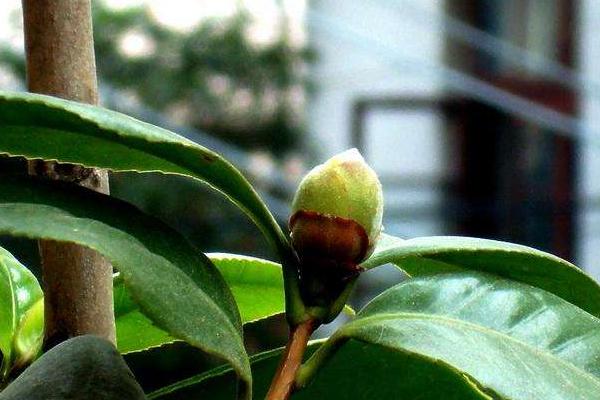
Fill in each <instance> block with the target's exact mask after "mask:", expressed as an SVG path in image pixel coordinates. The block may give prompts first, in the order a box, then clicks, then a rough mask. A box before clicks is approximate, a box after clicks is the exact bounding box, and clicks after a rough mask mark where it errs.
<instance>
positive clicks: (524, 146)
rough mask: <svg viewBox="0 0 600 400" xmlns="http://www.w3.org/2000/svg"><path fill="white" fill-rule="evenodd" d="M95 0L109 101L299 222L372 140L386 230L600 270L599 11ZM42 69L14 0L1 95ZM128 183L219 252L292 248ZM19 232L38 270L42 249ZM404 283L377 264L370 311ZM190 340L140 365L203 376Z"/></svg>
mask: <svg viewBox="0 0 600 400" xmlns="http://www.w3.org/2000/svg"><path fill="white" fill-rule="evenodd" d="M93 3H94V30H95V40H96V57H97V65H98V74H99V82H100V91H101V102H102V105H103V106H105V107H108V108H112V109H115V110H118V111H121V112H125V113H127V114H130V115H133V116H135V117H138V118H140V119H143V120H145V121H148V122H151V123H154V124H156V125H160V126H163V127H167V128H169V129H171V130H173V131H175V132H178V133H180V134H182V135H184V136H187V137H188V138H190V139H192V140H194V141H197V142H198V143H200V144H203V145H205V146H207V147H209V148H212V149H214V150H215V151H217V152H220V153H221V154H223V155H224V156H225V157H226V158H228V159H229V160H231V161H232V162H233V163H234V164H236V165H237V166H238V167H240V168H241V169H242V170H243V171H244V172H245V174H246V175H247V176H248V177H249V179H250V180H251V182H252V183H253V184H254V185H255V186H256V187H257V188H258V189H259V191H260V192H261V194H262V196H263V197H264V198H265V200H266V201H267V203H268V204H269V206H270V208H271V209H272V211H273V212H274V214H275V215H276V217H277V218H278V220H279V221H280V223H281V224H282V225H286V223H287V219H288V217H289V215H288V213H289V211H288V210H289V204H290V200H291V196H292V195H293V193H294V190H295V187H296V185H297V183H298V181H299V179H300V178H301V177H302V175H303V174H304V173H305V172H306V171H307V170H308V169H309V168H310V167H312V166H313V165H314V164H316V163H320V162H322V161H323V160H325V159H326V158H328V157H330V156H331V155H333V154H335V153H337V152H340V151H342V150H345V149H347V148H350V147H357V148H358V149H359V150H360V151H361V152H362V154H363V155H364V156H365V158H366V159H367V161H368V162H369V163H370V164H371V165H372V166H373V167H374V168H375V170H376V171H377V172H378V173H379V175H380V178H381V181H382V183H383V187H384V191H385V199H386V209H385V215H384V225H385V231H386V232H387V233H389V234H393V235H397V236H401V237H404V238H410V237H415V236H428V235H449V234H453V235H469V236H479V237H485V238H492V239H499V240H507V241H511V242H516V243H521V244H525V245H529V246H533V247H537V248H540V249H543V250H546V251H549V252H551V253H554V254H556V255H559V256H561V257H563V258H566V259H567V260H570V261H573V262H575V263H576V264H577V265H580V266H581V267H582V268H584V269H585V270H586V271H588V272H589V273H590V274H592V275H593V276H595V277H596V278H597V279H598V278H600V263H598V262H597V260H598V259H600V179H597V175H596V174H600V46H599V45H598V40H597V37H598V35H600V2H597V1H593V0H578V1H569V0H502V1H500V0H461V1H458V0H446V1H444V0H251V1H241V0H219V1H184V0H147V1H130V0H127V1H125V0H111V1H108V0H105V1H100V0H95V1H93ZM24 74H25V68H24V59H23V34H22V21H21V14H20V2H19V1H18V0H3V1H2V2H1V3H0V89H3V90H24V88H25V86H24V76H25V75H24ZM3 165H5V164H3ZM12 167H14V165H12V164H11V165H6V166H5V167H4V168H12ZM111 191H112V193H113V194H114V195H115V196H117V197H120V198H123V199H126V200H128V201H130V202H132V203H134V204H136V205H138V206H139V207H141V208H142V209H144V210H146V211H147V212H149V213H152V214H153V215H156V216H158V217H160V218H162V219H163V220H165V221H167V222H168V223H170V224H171V225H173V226H175V227H176V228H177V229H179V230H180V231H181V232H182V233H184V234H185V235H186V236H187V237H188V238H189V239H190V240H191V241H192V242H193V243H194V244H196V245H197V246H198V247H199V248H200V249H201V250H203V251H206V252H210V251H224V252H236V253H245V254H252V255H258V256H262V257H266V258H271V259H273V258H274V254H273V253H272V252H271V251H270V249H269V248H268V246H267V243H266V242H265V241H264V239H262V237H261V236H260V235H259V234H258V231H257V229H256V228H255V227H254V226H253V225H252V224H251V223H250V221H249V220H248V219H247V218H246V217H245V216H243V215H242V214H241V213H240V212H239V211H238V210H237V209H236V208H235V207H233V206H231V205H230V204H229V203H228V202H227V201H226V200H224V199H223V198H222V197H220V196H219V195H216V194H214V193H212V192H211V191H210V190H207V189H206V188H204V187H202V186H200V185H198V184H197V183H195V182H190V181H189V180H183V179H179V178H177V177H172V176H161V175H152V176H151V178H148V176H139V175H137V174H116V175H113V176H112V177H111ZM2 243H3V244H4V245H6V246H7V247H8V248H9V249H10V250H12V251H14V252H15V253H16V254H18V255H19V257H20V258H21V259H22V260H23V261H24V262H26V263H28V265H33V266H35V265H37V262H38V261H37V260H36V255H35V245H34V244H32V243H24V242H15V241H10V240H8V239H4V240H3V241H2ZM401 279H402V274H401V273H400V272H398V271H397V270H396V269H394V268H392V267H387V268H382V269H378V270H376V271H372V272H369V273H367V274H365V276H364V277H363V278H361V283H360V285H359V287H358V288H357V290H356V293H355V294H354V297H353V300H352V302H353V304H354V305H355V306H360V305H361V304H363V303H364V302H365V301H366V300H368V299H369V298H370V297H372V296H373V295H374V294H377V293H379V292H380V291H381V290H382V289H383V288H385V287H387V286H391V285H393V284H395V283H397V282H399V281H400V280H401ZM247 330H248V343H249V346H250V348H252V349H254V350H255V351H256V350H260V349H262V348H265V347H268V346H271V345H273V344H280V343H282V340H283V338H284V337H285V334H286V333H285V327H284V326H283V325H282V324H281V318H274V319H272V320H268V321H262V322H260V323H257V324H253V325H251V326H249V327H247ZM327 332H328V328H325V329H323V330H322V331H321V332H320V334H321V335H325V334H327ZM188 350H189V349H186V348H185V346H183V345H176V346H173V349H172V355H171V357H167V358H161V361H160V362H157V363H154V365H152V367H151V368H150V367H149V366H148V365H147V364H148V363H147V362H146V361H147V360H146V359H144V358H143V356H141V355H134V356H131V357H130V359H129V360H128V361H130V362H131V363H132V365H134V366H135V365H137V366H136V367H135V368H137V370H136V371H137V372H138V373H140V374H142V373H146V374H148V376H150V377H153V378H152V379H154V380H152V379H148V380H147V382H146V385H150V386H152V385H153V384H159V383H160V379H161V378H156V377H157V376H160V374H159V373H157V372H156V371H157V370H158V369H160V368H164V369H165V370H168V369H169V368H171V369H178V370H185V369H184V368H182V367H181V366H182V365H183V364H185V363H187V364H188V365H189V368H191V370H193V369H194V368H197V365H198V363H199V361H198V360H199V359H200V358H201V357H202V356H201V355H194V357H191V356H190V354H195V353H193V352H190V351H188ZM182 354H185V357H184V356H183V355H182ZM136 357H138V358H139V360H138V359H137V358H136ZM145 360H146V361H145ZM190 360H191V361H190ZM136 362H137V364H136ZM142 370H143V371H142ZM185 373H189V371H188V370H185V372H181V374H185Z"/></svg>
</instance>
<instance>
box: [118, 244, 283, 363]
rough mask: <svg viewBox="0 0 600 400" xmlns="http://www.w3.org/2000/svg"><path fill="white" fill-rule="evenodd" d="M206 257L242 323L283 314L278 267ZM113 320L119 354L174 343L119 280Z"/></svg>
mask: <svg viewBox="0 0 600 400" xmlns="http://www.w3.org/2000/svg"><path fill="white" fill-rule="evenodd" d="M207 256H208V258H209V259H210V260H211V261H212V262H213V263H214V264H215V266H216V267H217V269H218V270H219V272H221V275H223V278H225V282H227V285H228V286H229V288H230V289H231V291H232V292H233V297H234V298H235V301H236V303H237V305H238V307H239V310H240V314H241V317H242V322H243V323H250V322H255V321H258V320H260V319H263V318H267V317H270V316H273V315H276V314H281V313H282V312H283V311H284V300H283V296H284V295H283V278H282V276H281V266H280V265H279V264H276V263H274V262H271V261H267V260H263V259H260V258H255V257H248V256H242V255H237V254H225V253H212V254H210V253H209V254H207ZM115 318H116V324H117V345H118V348H119V351H120V352H121V353H130V352H134V351H141V350H146V349H148V348H151V347H157V346H162V345H164V344H167V343H171V342H173V341H175V339H174V338H173V337H172V336H170V335H169V334H168V333H166V332H165V331H163V330H161V329H159V328H157V327H156V326H155V325H154V324H152V321H150V320H149V319H148V318H147V317H146V316H145V315H144V314H143V313H142V312H141V311H140V310H139V308H138V307H137V305H136V304H135V303H134V302H133V300H132V299H131V297H130V296H129V295H128V293H127V290H126V288H125V286H124V285H123V284H122V283H120V282H118V280H117V281H115Z"/></svg>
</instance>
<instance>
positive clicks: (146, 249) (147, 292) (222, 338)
mask: <svg viewBox="0 0 600 400" xmlns="http://www.w3.org/2000/svg"><path fill="white" fill-rule="evenodd" d="M0 233H1V234H9V235H14V236H23V237H28V238H36V239H39V238H43V239H52V240H58V241H66V242H73V243H77V244H80V245H83V246H88V247H90V248H92V249H95V250H97V251H99V252H100V253H102V254H104V255H105V256H106V257H107V258H108V259H109V260H110V261H111V262H112V264H113V265H114V266H115V268H117V269H118V270H119V271H120V272H121V275H122V277H123V280H124V282H125V285H126V286H127V288H128V291H129V293H130V294H131V295H132V297H133V299H134V300H135V303H136V304H138V305H139V306H140V307H141V309H142V310H143V312H144V314H145V315H147V316H148V317H150V318H151V319H152V321H154V323H155V324H156V325H157V326H159V327H161V328H162V329H164V330H165V331H167V332H169V333H170V334H171V335H172V336H173V337H176V338H178V339H181V340H185V341H186V342H188V343H190V344H192V345H194V346H197V347H199V348H201V349H203V350H205V351H208V352H210V353H213V354H215V355H218V356H221V357H223V358H224V359H226V360H227V361H228V362H230V363H231V364H232V365H233V366H234V367H235V369H236V370H237V371H238V373H239V374H240V375H241V376H242V377H243V378H244V379H245V380H246V381H247V382H250V370H249V365H248V358H247V355H246V352H245V350H244V346H243V343H242V338H241V321H240V318H239V314H238V312H237V308H236V305H235V301H234V299H233V296H232V295H231V292H230V291H229V290H228V288H227V285H226V284H225V282H224V280H223V278H222V277H221V276H220V274H219V272H218V271H217V270H216V268H215V267H214V266H213V265H212V263H211V262H210V260H208V258H206V256H204V255H203V254H202V253H200V252H198V251H197V250H196V249H195V248H193V247H192V246H191V245H190V244H189V243H188V242H187V241H186V240H185V239H184V238H183V237H182V236H181V235H179V234H178V233H177V232H176V231H174V230H172V229H171V228H169V227H168V226H166V225H165V224H163V223H161V222H160V221H158V220H156V219H154V218H152V217H150V216H147V215H145V214H143V213H142V212H141V211H139V210H137V209H136V208H134V207H132V206H130V205H128V204H126V203H124V202H121V201H118V200H116V199H113V198H110V197H108V196H105V195H101V194H98V193H95V192H92V191H89V190H86V189H83V188H80V187H75V186H72V185H66V184H58V183H56V182H54V183H46V182H41V181H35V182H31V181H25V180H21V181H13V180H6V179H5V180H2V181H0Z"/></svg>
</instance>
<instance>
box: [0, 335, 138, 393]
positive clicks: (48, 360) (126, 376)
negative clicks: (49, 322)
mask: <svg viewBox="0 0 600 400" xmlns="http://www.w3.org/2000/svg"><path fill="white" fill-rule="evenodd" d="M22 399H27V400H59V399H61V400H62V399H69V400H89V399H93V400H115V399H127V400H144V399H146V396H145V395H144V392H143V391H142V388H141V387H140V385H139V384H138V383H137V382H136V380H135V377H134V376H133V374H132V373H131V370H130V369H129V368H128V367H127V364H125V360H123V357H121V356H120V355H119V353H118V352H117V351H116V350H115V348H114V346H113V345H112V344H111V343H110V342H108V341H106V340H104V339H102V338H99V337H97V336H92V335H85V336H77V337H75V338H72V339H69V340H67V341H64V342H62V343H60V344H59V345H57V346H55V347H53V348H52V349H51V350H50V351H49V352H47V353H45V354H44V355H43V356H42V357H40V359H39V360H38V361H36V362H35V363H33V365H31V366H30V367H29V368H27V369H26V370H25V371H24V372H23V373H22V374H21V375H19V376H18V377H17V379H16V380H15V381H13V382H12V383H11V384H10V385H8V387H7V388H6V389H4V390H3V391H2V393H0V400H22Z"/></svg>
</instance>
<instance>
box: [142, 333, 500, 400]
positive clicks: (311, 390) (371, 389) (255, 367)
mask: <svg viewBox="0 0 600 400" xmlns="http://www.w3.org/2000/svg"><path fill="white" fill-rule="evenodd" d="M319 346H320V342H313V343H312V344H310V345H309V347H308V350H307V354H311V353H312V352H314V351H315V350H316V349H318V347H319ZM280 358H281V349H278V350H274V351H270V352H266V353H262V354H260V355H257V356H255V357H252V358H251V362H252V375H253V377H254V385H255V386H254V392H255V394H256V397H255V398H256V399H262V398H264V397H265V395H266V393H267V390H268V388H269V384H270V381H271V379H272V377H273V374H274V373H275V370H276V369H277V364H278V363H279V359H280ZM234 388H235V374H234V373H233V371H232V370H231V368H216V369H214V370H211V371H209V372H207V373H204V374H202V375H198V376H195V377H192V378H189V379H186V380H184V381H181V382H177V383H175V384H173V385H171V386H168V387H166V388H163V389H161V390H157V391H155V392H153V393H150V394H149V395H148V398H149V399H161V400H187V399H211V400H226V399H231V398H233V395H234ZM440 393H443V396H442V397H440ZM292 399H293V400H314V399H330V400H342V399H344V400H356V399H361V400H382V399H406V400H409V399H410V400H412V399H419V400H439V399H444V400H481V399H487V400H489V399H490V398H489V397H488V396H487V395H485V394H483V393H482V392H481V391H480V390H479V389H478V388H477V387H476V386H475V385H474V384H473V383H472V382H471V381H470V380H469V379H468V378H467V377H465V376H463V375H461V374H460V373H457V372H456V371H454V370H451V369H448V368H445V367H444V366H443V365H441V364H438V363H430V362H428V361H426V360H423V359H422V358H420V357H415V356H414V355H411V354H407V353H403V352H390V351H389V350H388V349H386V348H383V347H381V346H377V345H371V344H367V343H362V342H358V341H350V342H348V343H346V344H345V345H344V346H343V347H342V348H341V349H340V350H339V351H338V352H337V353H336V355H335V357H333V358H332V359H331V360H330V362H328V363H327V365H325V366H324V368H323V369H322V370H321V371H319V375H318V377H317V379H316V380H315V381H314V382H312V384H311V385H310V386H309V387H307V388H305V389H303V390H301V391H299V392H297V393H295V394H294V395H293V396H292Z"/></svg>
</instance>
